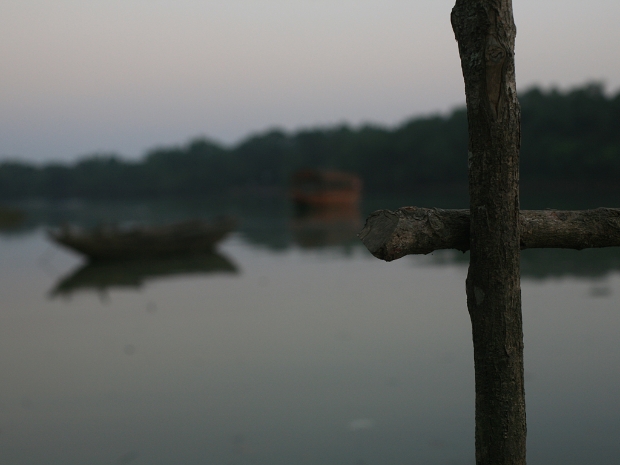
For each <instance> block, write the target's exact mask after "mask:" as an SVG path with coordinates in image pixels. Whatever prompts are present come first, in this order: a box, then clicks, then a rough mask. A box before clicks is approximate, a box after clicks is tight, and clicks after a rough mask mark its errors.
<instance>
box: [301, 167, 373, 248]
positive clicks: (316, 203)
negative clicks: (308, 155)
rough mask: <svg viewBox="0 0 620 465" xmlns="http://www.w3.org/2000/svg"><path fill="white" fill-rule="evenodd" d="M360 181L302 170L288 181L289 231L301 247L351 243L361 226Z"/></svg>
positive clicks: (344, 175)
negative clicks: (292, 211)
mask: <svg viewBox="0 0 620 465" xmlns="http://www.w3.org/2000/svg"><path fill="white" fill-rule="evenodd" d="M361 192H362V180H361V179H360V178H359V177H358V176H357V175H355V174H353V173H344V172H338V171H326V170H309V169H308V170H302V171H298V172H297V173H295V174H294V175H293V177H292V179H291V190H290V196H291V200H292V201H293V203H294V205H295V217H294V218H293V220H292V223H291V230H292V232H293V237H294V239H295V242H297V243H298V244H299V245H301V246H302V247H321V246H328V245H340V244H345V243H347V242H354V241H355V240H356V238H357V233H358V231H359V230H360V228H361V226H362V220H361V216H360V212H359V201H360V197H361Z"/></svg>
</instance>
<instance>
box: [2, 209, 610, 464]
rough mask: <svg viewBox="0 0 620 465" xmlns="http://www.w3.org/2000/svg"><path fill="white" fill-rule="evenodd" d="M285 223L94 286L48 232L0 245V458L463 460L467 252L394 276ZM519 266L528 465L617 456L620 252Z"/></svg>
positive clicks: (550, 257)
mask: <svg viewBox="0 0 620 465" xmlns="http://www.w3.org/2000/svg"><path fill="white" fill-rule="evenodd" d="M110 208H111V210H106V211H107V212H108V213H109V211H112V210H114V209H113V208H112V207H110ZM136 208H137V207H136ZM75 209H77V210H79V211H80V212H81V213H79V214H77V213H71V214H69V213H67V211H66V210H62V211H61V212H60V213H59V212H56V213H55V215H58V216H59V218H60V219H62V218H65V216H67V215H69V216H71V215H74V216H73V217H72V219H74V220H75V219H76V218H78V217H79V218H81V220H82V221H83V222H84V223H88V221H90V220H89V217H88V214H92V212H93V209H91V208H84V209H82V208H81V207H75ZM69 210H71V209H69ZM215 210H217V209H214V211H215ZM63 211H64V213H62V212H63ZM140 211H142V210H139V209H138V210H132V212H133V213H132V214H131V215H133V216H132V218H135V217H136V216H137V217H139V216H140V213H139V212H140ZM174 211H176V212H178V209H174ZM136 212H138V213H136ZM209 213H211V212H209ZM215 213H217V211H215ZM106 214H107V213H106ZM179 214H180V215H181V214H183V213H182V212H181V213H179ZM63 215H65V216H63ZM119 215H120V216H121V217H122V215H121V214H119ZM128 215H129V214H128ZM131 215H129V216H131ZM145 215H146V214H145ZM287 215H288V213H287V212H286V211H284V212H283V211H281V210H279V209H278V208H275V211H270V212H267V213H260V212H259V213H257V212H254V213H247V212H246V214H245V216H244V217H243V223H242V224H243V226H242V228H241V230H240V231H239V232H237V233H235V234H234V235H233V236H232V237H230V238H229V239H228V240H226V241H225V242H223V243H221V244H220V247H219V249H218V250H219V255H218V256H217V258H216V259H214V261H213V262H209V263H202V262H201V263H195V262H192V263H182V264H178V263H175V264H173V265H170V264H161V265H160V266H159V268H157V267H156V268H157V269H156V270H155V271H152V272H150V273H149V272H144V271H142V272H141V271H139V270H138V271H136V270H129V269H127V267H125V268H124V269H122V268H121V269H116V270H111V271H110V270H108V271H106V273H108V274H107V275H106V277H105V278H101V276H100V275H97V273H99V272H98V271H97V270H95V271H97V273H96V272H94V271H92V270H90V271H89V270H88V269H87V270H86V271H84V270H82V274H81V275H79V276H78V277H77V278H76V276H77V274H76V273H77V272H78V271H79V270H80V268H81V267H82V266H83V261H82V260H81V259H80V258H79V257H78V256H77V255H74V254H72V253H71V252H67V251H65V250H62V249H60V248H58V247H56V246H55V245H53V244H51V243H50V242H49V241H48V240H47V239H46V236H45V233H44V229H43V226H44V225H45V224H54V222H55V221H56V220H55V219H53V220H50V219H49V218H47V219H46V220H45V221H42V222H40V223H37V224H33V225H31V227H28V228H26V229H24V230H22V231H21V232H14V233H11V234H7V233H5V234H3V235H0V293H1V294H0V295H1V296H2V300H1V302H0V373H2V377H1V382H0V463H2V464H7V465H18V464H20V465H21V464H28V465H31V464H41V465H60V464H62V465H74V464H75V465H78V464H91V465H97V464H129V463H131V464H135V465H138V464H162V465H164V464H166V465H172V464H188V465H194V464H214V465H218V464H222V465H241V464H255V465H288V464H291V465H293V464H300V465H305V464H308V465H310V464H317V465H319V464H325V465H331V464H334V465H336V464H338V465H341V464H349V465H362V464H365V465H372V464H377V465H379V464H387V465H391V464H394V465H396V464H399V465H400V464H402V465H413V464H473V463H474V460H473V456H474V441H473V436H474V377H473V355H472V347H471V336H470V324H469V318H468V314H467V309H466V304H465V290H464V288H465V284H464V282H465V276H466V271H467V270H466V257H463V256H460V257H459V256H456V255H452V254H436V255H432V256H428V257H406V258H404V259H402V260H399V261H396V262H393V263H389V264H387V263H383V262H380V261H378V260H376V259H375V258H373V257H372V256H370V254H368V253H367V252H366V251H365V250H364V249H363V248H362V247H360V246H359V245H357V244H356V243H355V242H354V241H353V242H349V241H348V239H347V237H346V236H347V234H346V231H344V232H343V230H342V228H341V229H340V230H339V231H337V232H336V233H335V232H334V231H330V230H329V227H326V229H323V230H320V231H318V232H317V228H319V226H320V221H319V222H318V223H317V221H314V222H313V221H310V222H305V223H304V222H303V221H301V222H300V221H298V220H295V219H291V217H290V216H287ZM52 216H53V215H52ZM147 216H148V215H147ZM155 216H157V215H155ZM241 216H243V215H241ZM65 219H66V218H65ZM317 224H319V226H317ZM312 228H314V229H312ZM319 229H320V228H319ZM345 229H346V228H345ZM523 262H524V266H523V270H524V271H523V274H524V276H523V282H522V289H523V308H524V323H525V327H524V333H525V350H526V353H525V356H526V360H525V364H526V395H527V412H528V433H529V437H528V463H530V464H541V465H542V464H584V463H592V464H617V463H619V461H620V459H619V457H620V441H618V437H620V395H619V394H618V393H620V338H619V337H618V336H619V334H620V308H619V303H620V274H619V273H618V269H620V267H619V266H618V263H620V260H619V259H618V255H617V254H614V253H613V252H610V251H594V252H592V251H589V252H580V253H577V252H570V251H568V252H561V251H560V252H558V251H551V252H544V251H536V253H535V254H531V253H529V254H528V252H525V253H524V257H523ZM166 267H168V268H166ZM166 270H168V271H167V272H166ZM85 273H86V274H87V277H86V278H84V277H83V276H84V274H85ZM88 273H91V274H90V275H88ZM72 275H73V277H72ZM80 276H81V277H80ZM93 276H95V277H93Z"/></svg>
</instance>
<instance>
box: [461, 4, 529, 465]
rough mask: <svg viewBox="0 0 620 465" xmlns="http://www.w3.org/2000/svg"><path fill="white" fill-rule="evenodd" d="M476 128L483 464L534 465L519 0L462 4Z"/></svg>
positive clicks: (470, 282)
mask: <svg viewBox="0 0 620 465" xmlns="http://www.w3.org/2000/svg"><path fill="white" fill-rule="evenodd" d="M452 27H453V29H454V33H455V36H456V40H457V41H458V45H459V54H460V57H461V67H462V70H463V77H464V80H465V94H466V99H467V118H468V123H469V154H468V157H469V192H470V211H471V230H470V250H471V252H470V253H471V257H470V265H469V273H468V276H467V284H466V288H467V306H468V310H469V314H470V318H471V322H472V332H473V343H474V363H475V371H476V375H475V378H476V463H477V464H478V465H508V464H511V465H517V464H518V465H523V464H525V439H526V423H525V392H524V385H523V329H522V318H521V290H520V270H519V261H520V248H519V228H518V225H519V148H520V138H521V135H520V108H519V102H518V100H517V93H516V84H515V68H514V42H515V36H516V28H515V25H514V20H513V14H512V1H511V0H457V1H456V5H455V7H454V9H453V10H452Z"/></svg>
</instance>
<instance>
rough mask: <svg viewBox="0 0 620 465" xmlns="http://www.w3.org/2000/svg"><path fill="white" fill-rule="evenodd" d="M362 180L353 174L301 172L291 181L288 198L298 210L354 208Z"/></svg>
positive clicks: (321, 171)
mask: <svg viewBox="0 0 620 465" xmlns="http://www.w3.org/2000/svg"><path fill="white" fill-rule="evenodd" d="M361 194H362V180H361V179H360V177H359V176H357V175H356V174H353V173H344V172H340V171H326V170H310V169H308V170H302V171H298V172H297V173H295V174H294V175H293V177H292V179H291V190H290V196H291V199H292V200H293V202H294V203H295V205H296V206H297V207H298V208H300V209H307V208H311V209H312V208H332V207H336V208H340V207H356V206H357V205H358V203H359V201H360V197H361Z"/></svg>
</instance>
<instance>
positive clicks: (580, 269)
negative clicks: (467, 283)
mask: <svg viewBox="0 0 620 465" xmlns="http://www.w3.org/2000/svg"><path fill="white" fill-rule="evenodd" d="M428 257H429V259H428V260H429V261H430V263H433V264H436V265H441V264H446V265H447V264H460V265H463V266H467V265H468V263H469V252H466V253H462V252H459V251H457V250H444V251H439V252H435V253H433V254H431V255H429V256H428ZM614 271H620V247H609V248H604V249H587V250H581V251H578V250H567V249H527V250H522V251H521V276H522V277H523V278H529V279H545V278H559V277H569V276H574V277H577V278H597V277H602V276H605V275H606V274H608V273H611V272H614Z"/></svg>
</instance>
